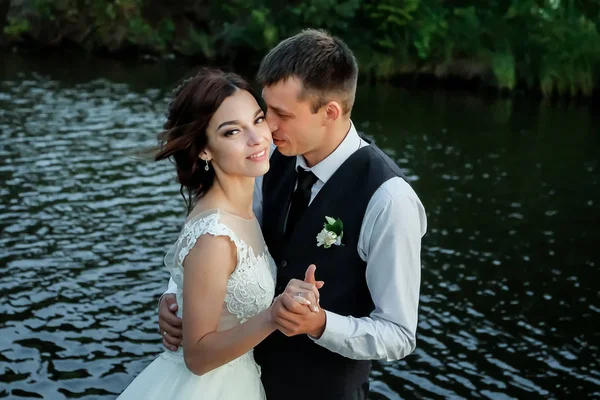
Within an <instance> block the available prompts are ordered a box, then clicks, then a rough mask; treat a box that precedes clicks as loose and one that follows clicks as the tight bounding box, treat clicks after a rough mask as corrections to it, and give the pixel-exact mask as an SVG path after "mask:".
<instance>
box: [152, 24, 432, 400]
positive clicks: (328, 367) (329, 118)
mask: <svg viewBox="0 0 600 400" xmlns="http://www.w3.org/2000/svg"><path fill="white" fill-rule="evenodd" d="M357 77H358V66H357V63H356V60H355V58H354V55H353V53H352V51H351V50H350V49H349V48H348V47H347V46H346V44H345V43H343V42H342V41H341V40H339V39H337V38H335V37H332V36H329V35H328V34H326V33H324V32H322V31H316V30H305V31H303V32H301V33H299V34H297V35H295V36H293V37H291V38H288V39H286V40H284V41H282V42H281V43H279V44H278V45H277V46H276V47H275V48H274V49H272V50H271V51H270V52H269V53H268V54H267V55H266V56H265V58H264V59H263V61H262V63H261V66H260V69H259V71H258V80H259V82H260V83H261V84H262V86H263V98H264V101H265V103H266V105H267V122H268V124H269V127H270V128H271V130H272V132H273V142H274V144H275V146H277V150H275V151H274V152H273V154H272V156H271V168H270V170H269V172H268V173H267V174H266V175H265V176H264V179H257V181H256V182H257V186H256V188H255V194H254V195H255V197H254V212H255V214H256V217H257V219H258V220H259V221H261V226H262V230H263V234H264V237H265V241H266V243H267V246H268V248H269V250H270V252H271V255H272V256H273V258H274V259H275V262H276V263H277V266H278V269H277V286H276V289H275V291H276V295H278V294H280V293H284V294H283V295H282V296H280V297H279V298H278V299H277V300H276V303H275V306H274V307H273V318H274V320H275V321H276V322H277V324H278V326H279V331H276V332H275V333H273V334H272V335H271V336H269V337H268V338H267V339H265V340H264V341H263V342H262V343H261V344H259V345H258V346H257V347H256V348H255V351H254V355H255V358H256V361H257V363H258V364H259V365H260V366H261V368H262V377H261V378H262V381H263V384H264V387H265V390H266V395H267V398H268V399H270V400H280V399H281V400H283V399H366V398H367V395H368V391H369V373H370V369H371V361H370V360H388V361H392V360H398V359H401V358H403V357H405V356H406V355H408V354H410V353H411V352H412V351H413V350H414V348H415V345H416V338H415V336H416V328H417V313H418V300H419V288H420V270H421V262H420V252H421V237H422V236H423V235H424V234H425V231H426V216H425V210H424V208H423V206H422V204H421V202H420V200H419V198H418V197H417V195H416V194H415V192H414V191H413V190H412V189H411V187H410V186H409V185H408V183H407V182H406V181H405V178H404V176H403V175H402V173H401V172H400V170H399V168H398V167H397V166H396V165H395V164H394V162H393V161H392V160H391V159H389V158H388V157H387V156H386V155H385V154H384V153H383V152H382V151H381V150H380V149H378V148H377V147H376V146H375V145H373V144H369V143H367V142H366V141H364V140H363V139H361V137H360V136H359V135H358V133H357V131H356V129H355V127H354V125H353V124H352V121H351V120H350V112H351V110H352V106H353V104H354V97H355V92H356V82H357ZM326 217H332V218H334V219H339V220H340V221H341V222H342V223H343V236H342V235H338V236H342V239H341V243H340V242H339V241H338V242H336V243H333V244H331V245H330V243H331V241H333V240H326V242H325V244H323V237H324V234H325V233H323V234H321V235H320V236H319V238H320V239H321V240H320V242H319V243H318V241H317V235H318V234H319V233H320V232H321V231H322V230H323V226H324V223H325V222H326ZM329 229H330V230H335V228H332V227H331V226H329ZM338 233H341V232H340V231H338ZM330 235H331V234H330ZM331 238H333V236H331ZM309 264H315V265H316V266H317V267H318V272H317V275H318V278H319V280H322V281H324V282H325V285H324V286H323V287H322V288H321V289H320V290H319V294H320V302H319V306H320V307H318V312H311V311H310V310H309V309H308V308H307V307H305V306H300V305H299V304H298V303H297V302H296V301H294V300H292V297H293V296H295V295H297V294H298V293H305V292H306V291H307V289H310V288H312V287H313V284H314V267H311V268H309V270H308V271H307V273H306V276H305V269H306V266H307V265H309ZM168 292H171V293H173V292H174V290H173V288H171V287H170V288H169V290H168ZM174 302H175V299H174V295H172V294H167V295H165V296H164V297H163V298H162V299H161V302H160V307H159V325H160V328H161V331H162V332H165V331H166V332H167V334H166V335H164V339H163V343H164V344H165V347H167V348H169V349H173V348H175V347H176V346H178V345H179V344H180V342H181V328H180V327H181V320H179V319H178V318H177V317H176V316H175V314H174V310H175V309H176V305H174ZM232 384H235V382H232Z"/></svg>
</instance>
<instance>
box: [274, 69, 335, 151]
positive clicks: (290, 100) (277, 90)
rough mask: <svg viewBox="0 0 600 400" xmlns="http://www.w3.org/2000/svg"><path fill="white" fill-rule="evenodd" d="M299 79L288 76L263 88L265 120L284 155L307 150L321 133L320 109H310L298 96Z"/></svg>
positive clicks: (300, 85) (299, 92) (300, 92)
mask: <svg viewBox="0 0 600 400" xmlns="http://www.w3.org/2000/svg"><path fill="white" fill-rule="evenodd" d="M301 94H302V82H300V80H298V79H296V78H294V77H292V78H288V79H286V80H281V81H279V82H277V83H276V84H274V85H271V86H267V87H265V88H264V89H263V99H264V101H265V103H266V105H267V116H266V117H267V123H268V124H269V128H270V129H271V132H272V134H273V143H274V144H275V146H277V149H278V150H279V152H280V153H281V154H283V155H285V156H295V155H300V154H308V153H310V152H311V151H314V150H315V149H316V148H318V147H319V145H320V143H321V140H322V137H323V135H324V132H325V131H324V129H325V127H324V123H323V122H324V118H325V116H324V113H323V112H322V111H318V112H317V113H313V112H312V104H311V102H310V100H309V99H301Z"/></svg>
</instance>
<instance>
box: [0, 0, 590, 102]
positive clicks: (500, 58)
mask: <svg viewBox="0 0 600 400" xmlns="http://www.w3.org/2000/svg"><path fill="white" fill-rule="evenodd" d="M307 27H311V28H322V29H325V30H327V31H329V32H330V33H333V34H335V35H337V36H339V37H341V38H342V39H343V40H345V41H346V42H347V43H348V45H349V46H350V47H351V48H352V49H353V50H354V51H355V53H356V56H357V58H358V61H359V64H360V67H361V71H362V73H363V77H364V78H365V79H367V80H394V79H405V80H406V79H407V78H408V79H410V80H415V79H417V80H419V79H421V80H422V79H423V78H425V80H431V79H433V80H438V79H439V80H454V79H459V80H461V81H465V82H466V81H467V80H469V81H472V82H473V81H475V82H479V84H480V85H483V86H486V87H494V88H496V89H497V90H499V91H502V92H507V93H510V92H512V91H514V90H517V89H518V90H521V89H524V90H527V91H529V92H534V93H539V94H541V95H543V96H546V97H553V96H559V97H590V96H592V95H593V94H594V92H596V93H598V91H599V88H600V33H599V32H600V1H591V0H488V1H486V2H469V1H459V0H370V1H361V0H301V1H293V2H284V1H279V0H263V1H258V0H237V1H209V0H196V1H192V0H178V1H167V0H0V46H2V47H5V48H8V49H11V48H26V47H32V46H33V47H36V48H40V47H42V48H50V49H52V48H63V47H68V48H73V47H75V48H80V49H82V50H84V51H87V52H90V53H94V54H101V55H110V56H113V57H131V56H140V55H146V56H151V57H156V58H160V57H165V56H172V55H175V56H178V57H186V58H190V59H192V60H194V61H195V62H198V61H199V62H203V63H217V64H220V65H223V64H227V65H231V66H241V65H243V66H245V67H246V68H249V69H250V68H255V67H256V66H257V65H258V63H259V62H260V59H261V57H262V56H263V55H264V54H265V53H266V52H267V51H268V50H269V49H270V48H272V47H273V46H274V45H275V44H277V42H278V41H279V40H281V39H283V38H285V37H288V36H290V35H293V34H295V33H297V32H299V31H300V30H301V29H303V28H307Z"/></svg>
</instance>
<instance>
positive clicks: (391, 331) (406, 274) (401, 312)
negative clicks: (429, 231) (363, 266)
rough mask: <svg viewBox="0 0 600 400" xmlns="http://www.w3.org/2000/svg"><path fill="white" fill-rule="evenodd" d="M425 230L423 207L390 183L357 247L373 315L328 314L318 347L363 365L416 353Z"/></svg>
mask: <svg viewBox="0 0 600 400" xmlns="http://www.w3.org/2000/svg"><path fill="white" fill-rule="evenodd" d="M426 228H427V220H426V216H425V210H424V208H423V205H422V204H421V202H420V200H419V198H418V197H417V195H416V194H415V192H414V191H413V190H412V188H411V187H410V186H409V185H408V184H407V183H406V182H405V181H404V180H402V179H401V178H392V179H390V180H389V181H387V182H385V183H384V184H383V185H382V186H381V187H380V188H379V189H378V190H377V191H376V192H375V194H374V195H373V198H372V199H371V201H370V202H369V205H368V207H367V211H366V213H365V217H364V220H363V225H362V229H361V233H360V238H359V244H358V251H359V254H360V256H361V258H363V260H365V261H366V262H367V272H366V278H367V285H368V287H369V291H370V293H371V297H372V298H373V302H374V304H375V310H374V311H373V312H372V313H371V315H370V316H369V317H363V318H354V317H348V316H341V315H338V314H335V313H332V312H329V311H325V313H326V325H325V330H324V331H323V334H322V335H321V337H320V338H319V339H317V340H315V342H316V343H317V344H319V345H321V346H323V347H325V348H327V349H329V350H331V351H333V352H336V353H339V354H341V355H343V356H345V357H348V358H352V359H363V360H364V359H366V360H376V359H385V360H388V361H392V360H398V359H401V358H403V357H405V356H407V355H408V354H410V353H411V352H412V351H413V350H414V349H415V346H416V330H417V316H418V315H417V314H418V305H419V289H420V281H421V257H420V254H421V237H422V236H423V235H424V234H425V231H426Z"/></svg>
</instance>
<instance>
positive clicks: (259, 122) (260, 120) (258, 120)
mask: <svg viewBox="0 0 600 400" xmlns="http://www.w3.org/2000/svg"><path fill="white" fill-rule="evenodd" d="M263 122H265V116H264V115H262V116H260V117H258V118H256V121H254V123H255V124H262V123H263Z"/></svg>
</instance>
